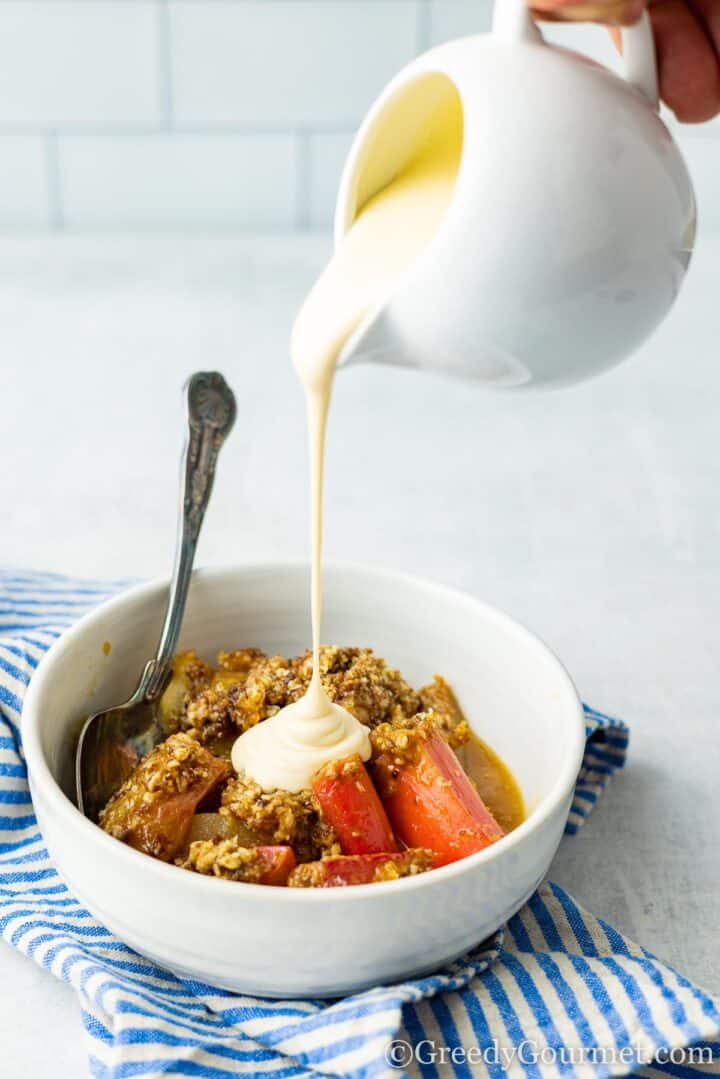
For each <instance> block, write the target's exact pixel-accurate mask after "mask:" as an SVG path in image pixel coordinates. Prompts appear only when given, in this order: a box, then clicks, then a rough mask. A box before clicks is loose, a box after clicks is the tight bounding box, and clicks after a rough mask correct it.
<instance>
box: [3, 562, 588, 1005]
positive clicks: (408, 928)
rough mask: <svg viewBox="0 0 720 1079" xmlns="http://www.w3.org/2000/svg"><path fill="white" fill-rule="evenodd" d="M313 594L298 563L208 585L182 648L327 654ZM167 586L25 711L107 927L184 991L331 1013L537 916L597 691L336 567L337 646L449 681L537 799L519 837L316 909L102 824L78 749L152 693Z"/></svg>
mask: <svg viewBox="0 0 720 1079" xmlns="http://www.w3.org/2000/svg"><path fill="white" fill-rule="evenodd" d="M308 577H309V575H308V570H307V568H306V567H305V566H301V565H286V564H282V565H280V564H277V565H274V564H267V565H254V566H239V567H235V568H229V569H225V568H223V569H211V570H202V571H200V572H198V573H197V574H196V576H195V578H194V581H193V584H192V587H191V590H190V597H189V602H188V608H187V613H186V616H185V624H184V627H183V634H182V639H181V642H180V647H183V648H187V647H195V648H196V649H197V650H198V651H200V652H201V653H203V654H205V655H207V656H213V654H214V653H215V652H216V651H217V650H218V649H220V648H233V647H240V646H242V645H250V644H253V645H259V646H260V647H262V648H264V649H266V650H267V651H270V652H272V653H283V654H285V655H294V654H297V653H298V652H300V651H302V650H303V649H304V648H305V647H306V646H307V642H308V638H309V631H310V626H309V614H308V597H309V579H308ZM166 587H167V585H166V582H162V581H161V582H154V583H151V584H147V585H142V586H140V587H138V588H133V589H131V590H130V591H128V592H125V593H124V594H122V595H120V596H119V597H117V598H116V599H113V600H111V601H110V602H108V603H105V604H103V605H102V606H101V607H99V608H98V609H97V610H96V611H94V612H92V613H91V614H89V615H87V616H86V617H85V618H83V619H82V620H81V621H80V622H78V624H77V625H76V626H74V627H73V628H72V629H71V630H69V631H68V632H67V633H65V634H64V635H63V636H62V638H60V639H59V640H58V641H57V642H56V644H55V645H53V647H52V649H51V650H50V652H49V653H48V655H47V657H46V658H45V659H44V660H43V662H42V663H41V665H40V667H39V669H38V671H37V673H36V675H35V677H34V678H33V681H32V684H31V686H30V689H29V692H28V696H27V701H26V704H25V709H24V713H23V738H24V744H25V752H26V755H27V761H28V765H29V770H30V784H31V789H32V794H33V800H34V803H35V809H36V811H37V816H38V820H39V823H40V827H41V829H42V831H43V833H44V835H45V838H46V840H47V843H48V846H49V849H50V851H51V854H52V856H53V858H54V860H55V862H56V864H57V866H58V869H59V870H60V872H61V873H62V875H63V877H64V878H65V879H66V881H67V883H68V885H69V886H70V888H71V889H72V891H73V892H74V893H75V894H76V895H77V897H78V898H79V899H80V900H81V901H82V902H83V903H84V904H85V905H86V906H87V907H88V908H89V909H90V910H91V911H92V912H93V913H94V914H95V915H96V917H97V918H98V919H99V920H100V921H101V922H103V923H104V924H105V925H106V926H108V927H109V928H110V929H111V930H112V931H113V932H114V933H116V934H117V935H118V936H119V937H120V938H122V939H123V940H124V941H126V942H127V943H128V944H129V945H131V946H132V947H133V948H135V949H136V950H137V951H138V952H141V953H143V954H144V955H147V956H150V957H151V958H152V959H155V960H156V961H157V962H158V963H160V964H162V965H163V966H165V967H168V968H170V969H171V970H173V971H175V972H176V973H177V974H179V975H181V976H185V977H192V978H196V979H200V980H202V981H206V982H210V983H212V984H214V985H217V986H222V987H225V988H229V989H234V990H238V991H241V992H247V993H255V994H260V995H266V996H277V997H295V996H311V997H317V996H331V995H338V994H342V993H346V992H348V991H350V990H355V989H359V988H362V987H366V986H371V985H378V984H382V983H387V982H392V981H396V980H399V979H401V978H405V977H407V976H410V975H417V974H420V973H423V972H426V971H429V970H432V969H435V968H437V967H438V966H440V965H441V964H443V963H445V962H446V961H449V960H451V959H454V958H456V957H457V956H459V955H461V954H462V953H463V952H465V951H467V950H468V949H469V948H471V947H472V946H473V945H475V944H477V943H478V942H479V941H481V940H482V939H484V938H485V937H487V936H488V935H489V934H491V933H492V932H494V931H495V930H496V929H497V928H498V927H499V926H500V925H501V924H502V923H503V922H504V921H506V919H507V918H509V917H510V916H511V915H512V914H513V913H514V912H515V911H516V910H518V909H519V907H520V906H521V905H522V904H523V903H524V902H525V901H526V899H527V898H528V897H529V896H530V895H531V894H532V892H533V890H534V889H535V888H536V887H537V885H538V883H539V882H540V880H541V879H542V877H543V876H544V874H545V872H546V870H547V868H548V866H549V864H550V861H551V859H552V857H553V854H554V852H555V850H556V848H557V845H558V843H559V841H560V837H561V835H562V832H563V827H564V825H565V820H566V817H567V813H568V809H569V806H570V802H571V799H572V792H573V786H574V782H575V778H576V776H577V772H578V769H579V766H580V762H581V759H582V753H583V746H584V723H583V716H582V708H581V705H580V702H579V700H578V696H577V693H576V691H575V688H574V686H573V684H572V682H571V680H570V678H569V676H568V674H567V673H566V671H565V670H564V668H563V667H562V665H561V664H560V663H559V662H558V660H557V659H556V658H555V656H553V655H552V653H551V652H549V651H548V649H547V648H546V647H545V646H544V645H543V644H542V643H541V642H540V641H539V640H537V638H535V637H534V636H533V635H532V634H530V633H529V632H528V631H527V630H525V629H523V628H522V627H521V626H519V625H517V624H516V623H515V622H513V621H512V620H511V619H510V618H509V617H507V615H504V614H501V613H500V612H498V611H496V610H493V609H492V608H490V607H486V606H484V605H483V604H482V603H479V602H477V601H476V600H474V599H472V598H471V597H469V596H466V595H462V594H461V593H458V592H453V591H450V590H448V589H446V588H442V587H439V586H437V585H434V584H429V583H426V582H424V581H419V580H416V579H412V578H409V577H405V576H402V575H398V574H395V573H388V572H381V571H378V570H374V569H367V568H363V567H357V566H330V567H328V568H327V570H326V574H325V589H326V591H325V616H324V624H323V637H324V639H325V640H326V641H333V642H337V643H339V644H361V645H369V646H371V647H372V648H374V649H375V651H376V652H377V653H378V654H379V655H381V656H384V657H385V658H386V659H387V660H388V662H390V663H391V664H393V665H395V666H397V667H399V668H400V670H402V671H403V673H404V674H405V676H406V677H407V678H408V680H409V681H410V682H411V683H412V684H415V685H421V684H423V683H425V682H428V681H429V680H430V679H431V678H432V676H433V674H435V673H436V672H441V673H442V674H443V675H444V676H445V677H446V678H447V679H448V680H449V682H450V684H451V685H452V686H453V687H454V689H455V690H456V692H457V694H458V696H459V699H460V702H461V704H462V706H463V707H464V709H465V711H466V713H467V716H468V719H469V721H470V723H471V724H472V725H473V727H474V728H475V729H476V730H477V731H478V733H479V734H480V735H481V736H482V737H483V738H485V739H486V740H487V741H488V742H489V743H490V745H492V746H493V747H494V748H495V749H496V750H497V751H498V752H499V753H500V755H501V756H502V758H503V759H504V760H505V761H506V762H507V763H508V764H509V766H510V767H511V769H512V770H513V772H514V774H515V776H516V777H517V779H518V781H519V783H520V785H521V787H522V790H523V793H524V795H525V799H526V804H527V807H528V810H529V814H528V819H527V820H526V821H525V823H524V824H522V825H521V826H520V827H519V828H518V829H517V830H516V831H515V832H513V833H512V834H511V835H510V836H508V837H507V838H506V839H503V840H501V841H500V842H499V843H498V844H496V845H495V846H492V847H490V848H489V849H488V850H485V851H483V852H481V853H480V854H476V855H473V856H472V857H470V858H467V859H465V860H463V861H461V862H456V863H455V864H454V865H450V866H446V867H445V868H443V869H437V870H434V871H433V872H431V873H428V874H425V875H422V876H420V877H412V878H408V879H405V880H400V881H395V882H391V883H384V884H372V885H364V886H361V887H355V888H346V889H343V888H337V889H328V890H318V891H313V890H297V891H296V890H294V889H293V890H291V889H284V888H269V887H264V886H258V885H244V884H236V883H232V882H228V881H219V880H215V879H213V878H208V877H202V876H199V875H196V874H193V873H189V872H187V871H185V870H181V869H177V868H176V867H174V866H171V865H164V864H162V863H161V862H157V861H154V860H153V859H152V858H149V857H147V856H146V855H143V854H139V853H138V852H136V851H134V850H132V849H131V848H130V847H127V846H125V845H124V844H122V843H120V842H118V841H117V840H115V839H112V838H111V837H110V836H108V835H106V834H105V833H104V832H102V831H101V830H100V829H99V828H97V827H96V826H95V825H93V824H91V823H90V822H89V821H88V820H86V819H85V818H84V817H83V816H82V815H81V814H80V813H79V812H78V811H77V809H76V808H75V807H74V805H73V804H72V802H71V801H70V800H69V798H68V797H66V795H65V794H64V793H63V789H62V787H63V785H64V786H65V787H66V789H67V780H66V779H65V780H64V779H63V777H67V775H68V774H69V765H70V747H71V742H72V738H73V733H74V731H76V729H77V724H78V719H79V717H81V716H82V715H83V714H86V713H88V712H89V711H91V710H94V709H96V708H100V707H104V706H107V705H109V704H112V703H115V702H117V701H120V700H123V699H125V697H126V696H127V695H128V693H129V691H130V690H131V688H133V686H134V682H135V680H136V678H137V676H138V672H139V671H140V669H141V666H142V663H143V661H144V660H145V659H146V658H147V657H148V656H149V655H151V654H152V651H153V648H154V645H155V642H156V639H157V635H158V632H159V628H160V621H161V617H162V612H163V607H164V603H165V594H166ZM105 641H110V643H111V645H112V650H111V651H110V654H109V655H107V656H106V655H105V654H104V651H103V643H104V642H105Z"/></svg>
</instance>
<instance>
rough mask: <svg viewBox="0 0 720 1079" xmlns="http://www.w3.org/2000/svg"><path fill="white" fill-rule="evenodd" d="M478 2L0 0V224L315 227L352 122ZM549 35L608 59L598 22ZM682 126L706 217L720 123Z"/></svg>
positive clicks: (326, 219) (485, 17) (481, 6)
mask: <svg viewBox="0 0 720 1079" xmlns="http://www.w3.org/2000/svg"><path fill="white" fill-rule="evenodd" d="M491 10H492V0H0V228H22V227H30V228H38V227H40V228H42V227H48V226H50V227H53V228H75V227H77V228H81V227H83V228H84V227H101V226H103V225H108V226H110V227H128V228H138V227H139V228H145V227H147V228H152V227H163V228H168V227H173V226H177V227H183V226H192V227H195V226H202V225H209V226H218V225H224V226H227V227H238V228H261V227H267V226H271V227H278V228H280V227H288V226H293V225H294V226H299V227H310V228H325V227H327V225H328V224H329V223H330V221H331V218H332V210H333V204H334V199H335V192H336V188H337V181H338V178H339V175H340V171H341V167H342V162H343V160H344V157H345V154H346V152H347V148H348V146H349V145H350V141H351V138H352V132H353V130H354V128H355V126H356V124H357V122H358V120H359V119H360V117H361V116H362V114H363V113H364V111H365V109H366V108H367V106H368V105H369V104H370V103H371V102H372V100H373V98H374V97H375V95H376V93H377V91H378V90H379V89H380V88H381V87H382V85H383V84H384V82H385V81H386V80H387V79H388V78H389V77H390V76H391V75H392V74H393V73H394V72H395V71H396V70H397V69H398V68H399V67H401V66H402V65H403V64H404V63H405V62H406V61H407V60H409V59H410V58H411V57H412V56H413V55H414V54H415V53H416V52H417V51H418V50H420V49H423V48H426V47H428V46H430V45H432V44H438V43H440V42H443V41H445V40H447V39H449V38H451V37H455V36H458V35H460V34H467V33H474V32H479V31H483V30H486V29H487V28H488V26H489V24H490V19H491ZM544 30H545V33H546V36H548V37H549V38H550V39H551V40H554V41H558V42H560V43H563V44H568V45H570V46H571V47H575V48H579V49H581V50H582V51H585V52H588V53H589V54H591V55H592V56H594V57H595V58H596V59H599V60H601V61H603V62H606V63H610V64H611V65H614V66H617V65H618V64H619V60H618V57H617V55H616V53H615V51H614V49H613V47H612V45H611V43H610V41H609V38H608V35H607V34H606V33H605V32H604V31H603V30H602V29H599V28H597V27H573V28H566V27H558V26H548V25H547V24H546V26H545V28H544ZM681 137H682V139H683V142H684V144H685V145H686V146H687V147H688V158H689V161H690V164H691V167H692V168H693V170H694V172H695V173H696V174H697V186H698V189H699V190H700V195H701V199H702V201H703V202H704V203H705V205H704V206H702V207H701V208H702V209H703V211H704V212H703V218H704V220H705V222H710V221H715V220H716V219H717V218H719V217H720V190H719V187H720V185H718V182H717V180H718V166H719V165H720V162H719V161H718V154H719V153H720V122H717V123H715V124H712V125H707V126H705V127H704V128H703V129H701V130H698V129H694V130H693V131H692V133H691V134H689V135H688V134H686V129H683V133H682V136H681Z"/></svg>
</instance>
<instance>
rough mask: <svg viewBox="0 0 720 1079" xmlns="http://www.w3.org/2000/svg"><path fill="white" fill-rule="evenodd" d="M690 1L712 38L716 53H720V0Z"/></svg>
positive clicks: (706, 31)
mask: <svg viewBox="0 0 720 1079" xmlns="http://www.w3.org/2000/svg"><path fill="white" fill-rule="evenodd" d="M688 2H689V4H690V7H691V9H692V10H693V11H694V12H695V15H696V17H697V18H698V19H699V20H700V23H701V25H702V27H703V29H704V30H705V33H706V34H707V36H708V37H709V38H710V41H711V43H712V46H713V48H714V49H715V52H716V54H718V55H720V4H719V3H718V0H688Z"/></svg>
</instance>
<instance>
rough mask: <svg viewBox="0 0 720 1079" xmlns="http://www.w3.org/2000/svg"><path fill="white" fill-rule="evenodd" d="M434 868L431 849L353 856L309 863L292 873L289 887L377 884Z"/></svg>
mask: <svg viewBox="0 0 720 1079" xmlns="http://www.w3.org/2000/svg"><path fill="white" fill-rule="evenodd" d="M432 867H433V854H432V851H429V850H405V851H402V852H399V853H398V852H388V853H385V854H351V855H348V856H343V855H339V856H337V857H333V856H331V857H329V858H321V859H320V861H319V862H306V863H305V864H304V865H299V866H298V867H297V869H294V870H293V871H292V873H291V874H290V878H289V880H288V886H289V887H290V888H349V887H351V886H352V885H354V884H376V883H378V882H380V881H387V880H399V879H400V877H413V876H415V875H416V874H417V873H425V872H427V870H428V869H432Z"/></svg>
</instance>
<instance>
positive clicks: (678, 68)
mask: <svg viewBox="0 0 720 1079" xmlns="http://www.w3.org/2000/svg"><path fill="white" fill-rule="evenodd" d="M650 18H651V20H652V26H653V32H654V35H655V48H656V50H657V58H658V71H659V75H660V94H661V97H662V99H663V101H665V103H666V104H667V105H669V107H670V108H671V109H672V110H673V112H674V113H675V115H676V116H677V118H678V120H682V121H684V122H685V123H701V122H702V121H704V120H710V119H711V118H712V117H713V116H715V115H716V114H717V113H718V112H719V111H720V65H719V64H718V57H717V53H716V52H715V49H714V47H713V46H712V44H711V43H710V39H709V38H708V36H707V34H706V33H705V31H704V30H703V28H702V26H701V25H700V23H699V22H698V20H697V19H696V18H695V15H694V14H693V12H692V11H691V10H690V9H689V8H688V6H687V4H686V3H685V2H684V0H657V3H655V4H653V5H652V7H651V8H650Z"/></svg>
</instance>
